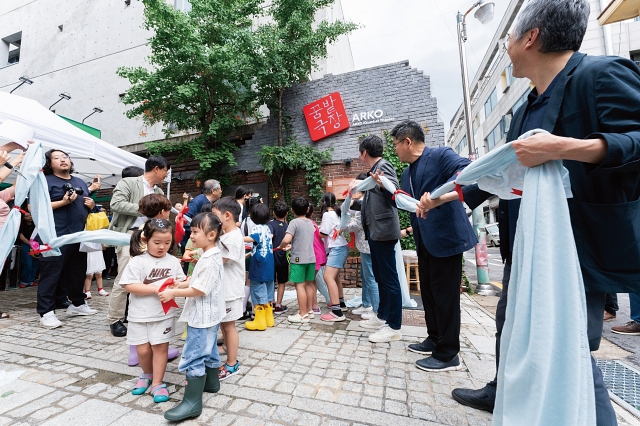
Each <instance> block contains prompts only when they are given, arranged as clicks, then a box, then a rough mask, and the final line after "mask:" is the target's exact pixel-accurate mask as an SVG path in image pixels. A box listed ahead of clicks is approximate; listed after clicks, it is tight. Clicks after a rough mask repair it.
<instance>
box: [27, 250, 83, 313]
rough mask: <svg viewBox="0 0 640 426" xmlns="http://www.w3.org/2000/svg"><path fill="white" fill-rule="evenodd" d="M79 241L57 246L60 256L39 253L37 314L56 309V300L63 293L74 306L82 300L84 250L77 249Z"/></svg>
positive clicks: (78, 304)
mask: <svg viewBox="0 0 640 426" xmlns="http://www.w3.org/2000/svg"><path fill="white" fill-rule="evenodd" d="M79 248H80V243H78V244H69V245H66V246H63V247H62V248H60V252H61V253H62V256H50V257H44V256H40V283H39V284H38V306H37V308H36V310H37V312H38V313H39V314H40V316H42V315H44V314H46V313H47V312H50V311H54V310H55V309H56V299H59V298H60V297H61V296H62V295H63V294H64V293H65V292H66V293H67V295H68V297H69V300H70V301H71V303H73V305H74V306H80V305H82V304H84V303H85V301H84V292H83V290H84V279H85V276H86V273H87V253H83V252H81V251H80V250H79Z"/></svg>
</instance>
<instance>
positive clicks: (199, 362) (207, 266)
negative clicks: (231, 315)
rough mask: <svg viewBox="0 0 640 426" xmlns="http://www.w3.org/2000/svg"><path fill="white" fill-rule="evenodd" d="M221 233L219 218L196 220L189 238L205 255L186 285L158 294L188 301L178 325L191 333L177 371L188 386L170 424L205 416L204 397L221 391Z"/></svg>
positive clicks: (170, 414) (170, 412) (202, 215)
mask: <svg viewBox="0 0 640 426" xmlns="http://www.w3.org/2000/svg"><path fill="white" fill-rule="evenodd" d="M221 233H222V222H221V221H220V219H219V218H218V217H217V216H216V215H214V214H212V213H199V214H198V215H197V216H196V217H194V218H193V220H192V221H191V237H190V238H191V240H192V241H193V243H194V246H195V247H198V248H201V249H202V250H203V252H204V253H203V254H202V256H201V257H200V259H199V260H198V263H197V264H196V267H195V269H194V270H193V275H192V276H191V278H190V279H188V281H187V282H185V283H180V285H178V286H177V288H168V289H166V290H164V291H163V292H161V293H158V297H159V298H160V300H161V301H162V302H165V303H166V302H169V301H171V300H172V299H174V298H176V297H187V300H186V302H185V305H184V310H183V311H182V315H181V316H180V319H179V321H182V322H186V323H187V330H188V333H187V340H186V341H185V344H184V348H183V351H182V358H181V359H180V364H179V365H178V370H180V371H183V372H185V373H186V376H187V377H186V379H187V382H186V388H185V391H184V398H183V399H182V402H181V403H180V404H179V405H178V406H176V407H174V408H172V409H170V410H168V411H166V412H165V413H164V418H165V419H167V420H171V421H181V420H185V419H188V418H192V417H198V416H199V415H200V413H202V393H203V392H211V393H215V392H218V391H219V390H220V380H219V378H218V372H219V368H220V354H219V353H218V345H217V340H218V329H219V328H220V322H221V321H222V319H223V318H224V317H225V315H226V306H225V296H224V289H223V284H222V283H223V280H222V275H223V266H222V254H221V252H220V248H219V247H218V245H217V243H218V240H219V238H220V234H221ZM221 244H222V245H223V247H224V243H221Z"/></svg>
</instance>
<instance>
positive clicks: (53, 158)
mask: <svg viewBox="0 0 640 426" xmlns="http://www.w3.org/2000/svg"><path fill="white" fill-rule="evenodd" d="M51 159H52V160H68V159H69V156H68V155H56V156H55V157H51Z"/></svg>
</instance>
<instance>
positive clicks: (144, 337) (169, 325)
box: [120, 219, 185, 403]
mask: <svg viewBox="0 0 640 426" xmlns="http://www.w3.org/2000/svg"><path fill="white" fill-rule="evenodd" d="M173 244H174V242H173V226H172V225H171V222H169V221H168V220H166V219H149V220H148V221H147V222H146V223H145V224H144V226H143V228H142V230H138V231H136V232H134V233H133V235H131V244H130V246H129V252H130V254H131V260H130V261H129V263H128V264H127V267H126V269H125V271H124V273H123V274H122V278H121V280H120V284H121V285H122V286H123V287H124V288H125V291H127V292H129V293H130V294H131V297H130V299H129V317H128V319H129V328H128V330H127V343H128V344H129V345H134V346H135V347H136V352H137V354H138V361H139V363H140V367H141V368H142V372H143V374H142V375H141V376H140V377H139V378H138V382H137V383H136V385H135V387H134V388H133V390H132V391H131V393H132V394H134V395H142V394H143V393H145V392H146V391H147V389H149V387H150V388H151V390H150V392H151V395H153V401H154V402H156V403H158V402H165V401H168V400H169V393H168V391H167V386H166V385H165V384H164V383H163V382H162V379H163V378H164V372H165V370H166V367H167V360H168V351H169V341H170V340H171V339H172V338H173V335H174V330H175V328H176V319H175V315H176V309H175V308H171V309H169V311H167V312H166V313H165V312H164V310H163V308H162V304H161V303H160V300H159V299H158V296H157V295H158V289H159V288H160V286H161V285H162V284H163V283H164V282H165V281H166V280H167V279H169V278H173V279H175V280H184V279H185V275H184V273H183V272H182V267H181V266H180V261H179V260H178V259H177V258H176V257H174V256H171V255H170V254H168V252H169V251H170V250H171V248H172V247H173Z"/></svg>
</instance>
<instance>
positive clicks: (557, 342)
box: [432, 130, 596, 426]
mask: <svg viewBox="0 0 640 426" xmlns="http://www.w3.org/2000/svg"><path fill="white" fill-rule="evenodd" d="M537 132H539V130H535V131H532V132H528V133H526V134H524V135H522V136H521V137H520V138H525V137H528V136H530V135H531V134H533V133H537ZM456 182H457V183H458V184H470V183H474V182H478V186H480V182H483V184H482V186H480V187H481V189H483V190H485V191H488V192H491V193H493V194H496V195H500V196H501V197H502V196H508V195H509V194H512V195H511V197H514V196H517V195H516V194H513V192H514V191H513V189H515V190H516V191H515V192H518V191H521V192H522V203H521V205H520V215H519V218H518V227H517V231H516V238H515V242H514V247H513V258H512V262H513V263H512V266H511V277H510V281H509V294H508V304H507V311H506V321H505V324H504V329H503V330H502V338H501V341H500V367H499V370H498V392H497V395H496V404H495V409H494V411H493V424H494V425H498V426H502V425H508V426H510V425H522V424H526V425H532V426H533V425H539V426H547V425H595V424H596V417H595V396H594V390H593V377H592V370H591V358H590V352H589V342H588V339H587V314H586V303H585V294H584V285H583V281H582V273H581V271H580V263H579V260H578V255H577V252H576V245H575V241H574V237H573V231H572V229H571V221H570V218H569V207H568V205H567V201H566V199H567V197H570V196H571V190H570V187H569V180H568V173H567V172H566V169H565V168H564V167H563V166H562V162H561V161H549V162H547V163H544V164H542V165H540V166H537V167H533V168H526V167H524V166H522V165H521V164H520V163H519V162H518V159H517V157H516V156H515V152H514V151H513V149H512V148H511V146H510V145H505V146H503V147H501V148H499V149H496V150H495V151H494V152H492V153H490V154H488V155H486V156H484V157H481V158H480V159H478V160H476V161H475V162H473V163H472V164H471V165H469V166H468V167H467V168H466V169H465V170H464V171H463V172H462V173H460V175H459V176H458V178H457V179H456ZM440 189H441V190H442V191H441V193H438V192H436V191H434V193H433V194H432V197H434V198H436V197H437V196H440V195H442V194H444V193H446V192H449V191H451V190H452V189H453V188H444V189H442V188H440Z"/></svg>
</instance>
